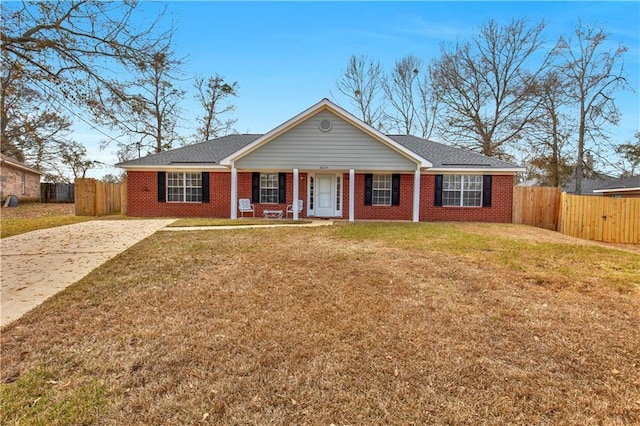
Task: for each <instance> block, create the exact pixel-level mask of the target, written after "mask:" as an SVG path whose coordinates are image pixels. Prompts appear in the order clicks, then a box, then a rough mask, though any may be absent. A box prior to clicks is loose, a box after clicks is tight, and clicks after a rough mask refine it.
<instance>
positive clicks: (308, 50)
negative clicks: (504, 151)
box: [76, 1, 640, 177]
mask: <svg viewBox="0 0 640 426" xmlns="http://www.w3.org/2000/svg"><path fill="white" fill-rule="evenodd" d="M159 6H166V7H167V12H166V18H168V19H171V20H172V21H173V22H174V24H175V26H176V35H175V38H174V45H175V50H176V52H178V53H179V54H180V55H182V56H185V57H186V58H185V59H186V62H187V63H186V67H185V76H186V77H191V76H196V75H200V76H209V75H214V74H215V73H218V74H221V75H223V76H224V77H225V78H226V79H228V80H230V81H237V82H238V84H239V86H240V90H239V97H238V98H237V99H236V100H235V104H236V106H237V109H236V111H235V113H234V117H235V118H237V119H238V122H237V124H236V128H237V130H238V131H239V132H241V133H264V132H267V131H269V130H271V129H272V128H274V127H276V126H277V125H279V124H281V123H282V122H283V121H286V120H288V119H289V118H291V117H292V116H294V115H296V114H297V113H299V112H301V111H302V110H304V109H306V108H307V107H309V106H311V105H313V104H314V103H316V102H318V101H319V100H320V99H322V98H324V97H327V98H330V99H332V100H335V101H337V102H338V103H339V104H341V105H342V106H344V107H346V108H347V109H348V110H349V109H350V106H349V105H348V103H347V100H346V99H344V98H342V97H341V96H339V93H338V92H337V90H336V89H335V82H336V80H337V79H338V78H339V76H340V70H341V69H343V68H344V67H345V66H346V64H347V61H348V59H349V57H350V56H351V55H352V54H356V55H367V56H369V57H370V58H374V59H378V60H380V62H381V63H382V65H383V66H384V67H385V68H386V69H390V68H391V67H392V66H393V64H394V62H395V61H396V60H398V59H401V58H402V57H404V56H406V55H409V54H413V55H415V56H417V57H419V58H421V59H423V60H424V61H425V62H428V61H430V60H431V59H432V58H434V57H437V55H438V53H439V49H440V43H441V42H444V43H455V42H456V41H457V40H460V41H464V40H467V39H469V38H470V37H471V36H472V35H473V34H474V33H475V31H476V30H477V29H478V27H479V26H481V25H482V24H483V23H485V22H486V21H487V20H489V19H494V20H496V21H497V22H498V23H507V22H509V21H510V20H511V19H513V18H516V19H518V18H523V17H524V18H528V19H529V20H530V21H531V23H532V24H533V23H537V22H539V21H541V20H544V21H545V22H546V23H547V28H546V29H545V31H544V35H545V38H546V40H547V42H548V44H549V46H552V45H553V44H554V43H555V41H557V39H558V37H559V36H560V35H561V34H565V35H567V36H570V35H571V33H572V31H573V28H574V27H575V23H576V21H577V19H578V18H581V19H582V20H583V22H586V23H593V22H595V23H598V24H599V25H601V26H603V27H604V28H605V29H606V31H607V32H608V33H609V34H610V41H611V47H612V48H615V47H616V46H617V45H618V43H622V44H624V45H625V46H627V47H628V49H629V51H628V53H627V55H626V60H625V69H626V73H627V77H628V78H629V83H630V85H631V86H632V87H633V88H634V90H635V93H631V92H628V93H623V94H621V95H620V96H619V98H618V105H619V107H620V109H621V110H622V112H623V120H622V122H621V126H620V127H619V128H618V129H617V130H614V133H615V134H616V135H617V137H618V138H621V139H629V138H631V136H632V135H633V133H635V132H637V131H638V130H640V123H639V120H640V118H639V117H640V107H639V103H640V102H639V96H640V29H639V28H640V2H635V1H634V2H508V1H503V2H348V3H347V2H279V3H274V2H257V3H256V2H169V3H161V2H160V3H158V4H155V5H152V4H149V3H147V4H146V5H145V7H146V9H148V11H149V15H148V16H138V19H140V20H141V21H142V22H145V21H147V20H151V19H152V14H153V13H154V12H155V11H157V10H158V7H159ZM184 86H185V87H184V88H185V89H191V87H190V86H191V83H190V81H185V82H184ZM199 114H200V111H199V110H198V108H197V105H196V104H195V102H194V101H193V99H192V98H191V94H190V95H189V98H188V99H187V100H186V101H185V103H184V105H183V114H182V115H183V117H184V118H185V119H186V122H187V123H188V125H193V123H195V117H196V116H197V115H199ZM83 127H84V126H79V127H78V135H77V137H76V139H77V140H78V141H84V143H85V144H86V146H87V148H88V149H89V152H90V156H91V157H92V158H93V159H100V161H103V162H106V163H114V162H116V159H115V155H113V154H112V153H111V152H110V151H112V150H113V151H115V147H112V148H107V149H106V150H104V151H100V150H99V149H98V148H97V146H98V142H99V141H100V140H101V139H104V136H103V135H100V134H99V133H97V132H93V131H91V130H90V129H87V128H83ZM193 131H194V128H189V129H185V134H191V133H193ZM111 172H113V170H112V169H111V170H110V169H106V168H105V169H100V170H95V171H93V172H92V175H93V176H96V177H100V176H102V175H104V174H106V173H111Z"/></svg>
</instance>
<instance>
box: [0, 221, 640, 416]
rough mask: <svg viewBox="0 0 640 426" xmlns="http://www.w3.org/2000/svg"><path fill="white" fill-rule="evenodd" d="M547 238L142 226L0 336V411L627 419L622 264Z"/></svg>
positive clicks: (633, 308) (633, 409)
mask: <svg viewBox="0 0 640 426" xmlns="http://www.w3.org/2000/svg"><path fill="white" fill-rule="evenodd" d="M536 232H539V235H540V238H531V236H530V235H529V236H527V235H528V234H531V233H536ZM552 235H557V234H553V233H549V232H547V231H544V230H532V228H528V227H524V226H511V225H509V226H504V225H455V224H376V223H370V224H355V225H338V226H334V227H322V228H313V229H311V228H274V229H259V230H256V229H252V230H230V231H226V230H216V231H200V232H184V233H175V232H161V233H157V234H156V235H154V236H152V237H150V238H148V239H147V240H145V241H143V242H141V243H139V244H138V245H136V246H134V247H133V248H131V249H130V250H128V251H126V252H124V253H122V254H121V255H119V256H117V257H116V258H114V259H113V260H111V261H109V262H108V263H107V264H105V265H104V266H102V267H100V268H98V269H96V270H95V271H93V272H92V273H91V274H90V275H89V276H88V277H86V278H85V279H83V280H82V281H80V282H78V283H76V284H75V285H73V286H71V287H69V288H68V289H66V290H65V291H63V292H62V293H60V294H59V295H57V296H56V297H54V298H52V299H50V300H48V301H47V302H45V304H44V305H42V306H40V307H39V308H37V309H35V310H33V311H31V312H30V313H28V314H27V315H25V316H24V317H23V318H22V319H20V320H18V321H17V322H14V323H13V324H10V325H9V326H7V327H5V328H4V329H3V330H2V376H1V379H2V414H1V416H2V417H1V418H0V420H2V424H14V423H17V424H79V423H84V424H90V423H95V424H105V425H121V424H153V425H157V424H172V425H173V424H216V425H219V424H233V425H237V424H246V425H250V424H251V425H253V424H255V425H264V424H276V425H291V424H309V425H330V424H335V425H361V424H397V425H408V424H416V425H422V424H434V425H439V424H443V425H444V424H488V425H503V424H523V425H524V424H526V425H530V424H537V425H556V424H571V425H601V424H602V425H630V424H640V331H639V330H640V271H639V265H640V256H639V255H638V254H635V253H631V252H628V251H622V250H617V249H611V248H605V247H600V246H595V245H584V244H581V243H579V242H578V240H573V239H570V240H566V239H565V238H561V239H559V240H556V241H554V240H553V238H552V237H551V236H552Z"/></svg>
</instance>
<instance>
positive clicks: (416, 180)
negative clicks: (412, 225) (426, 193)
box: [413, 167, 420, 222]
mask: <svg viewBox="0 0 640 426" xmlns="http://www.w3.org/2000/svg"><path fill="white" fill-rule="evenodd" d="M413 221H414V222H420V167H418V169H417V170H416V171H415V174H414V175H413Z"/></svg>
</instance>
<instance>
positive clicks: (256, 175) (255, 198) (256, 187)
mask: <svg viewBox="0 0 640 426" xmlns="http://www.w3.org/2000/svg"><path fill="white" fill-rule="evenodd" d="M251 202H252V203H259V202H260V172H253V173H251Z"/></svg>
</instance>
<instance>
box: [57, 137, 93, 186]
mask: <svg viewBox="0 0 640 426" xmlns="http://www.w3.org/2000/svg"><path fill="white" fill-rule="evenodd" d="M60 151H61V163H62V164H63V165H64V166H66V167H68V168H69V169H70V170H71V173H72V174H73V177H74V179H78V178H84V177H85V176H86V174H87V172H88V171H89V170H90V169H92V168H94V167H96V166H98V165H99V164H100V163H99V162H98V161H93V160H90V159H89V158H88V157H87V149H86V148H85V147H84V146H83V145H81V144H79V143H78V142H71V143H68V144H64V145H63V146H61V149H60Z"/></svg>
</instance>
